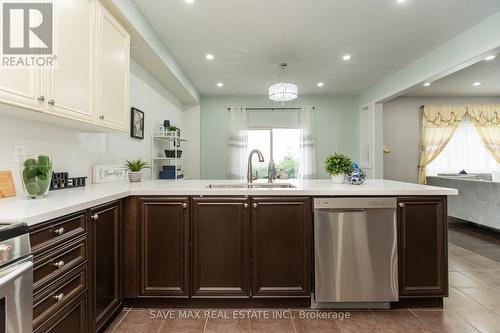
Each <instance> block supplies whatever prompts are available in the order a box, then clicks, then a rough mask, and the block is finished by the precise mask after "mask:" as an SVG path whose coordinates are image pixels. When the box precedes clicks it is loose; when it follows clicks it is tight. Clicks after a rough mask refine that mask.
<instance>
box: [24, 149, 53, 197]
mask: <svg viewBox="0 0 500 333" xmlns="http://www.w3.org/2000/svg"><path fill="white" fill-rule="evenodd" d="M21 177H22V183H23V188H24V192H25V193H26V196H27V197H28V198H29V199H36V198H43V197H46V196H47V193H48V192H49V187H50V181H51V179H52V160H51V158H50V157H49V156H47V155H38V156H30V157H27V158H26V159H25V160H24V162H23V164H22V167H21Z"/></svg>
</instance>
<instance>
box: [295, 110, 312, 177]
mask: <svg viewBox="0 0 500 333" xmlns="http://www.w3.org/2000/svg"><path fill="white" fill-rule="evenodd" d="M299 128H300V151H299V179H312V178H316V136H315V130H314V108H313V107H304V108H302V109H300V111H299Z"/></svg>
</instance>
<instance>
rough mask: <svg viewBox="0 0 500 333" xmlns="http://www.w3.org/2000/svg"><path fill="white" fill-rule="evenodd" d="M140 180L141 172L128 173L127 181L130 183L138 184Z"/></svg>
mask: <svg viewBox="0 0 500 333" xmlns="http://www.w3.org/2000/svg"><path fill="white" fill-rule="evenodd" d="M141 179H142V172H140V171H129V173H128V180H129V181H130V182H131V183H138V182H140V181H141Z"/></svg>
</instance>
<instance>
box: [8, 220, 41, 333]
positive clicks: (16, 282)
mask: <svg viewBox="0 0 500 333" xmlns="http://www.w3.org/2000/svg"><path fill="white" fill-rule="evenodd" d="M32 331H33V257H32V256H31V247H30V240H29V233H28V227H27V225H26V224H14V225H0V332H2V333H3V332H6V333H31V332H32Z"/></svg>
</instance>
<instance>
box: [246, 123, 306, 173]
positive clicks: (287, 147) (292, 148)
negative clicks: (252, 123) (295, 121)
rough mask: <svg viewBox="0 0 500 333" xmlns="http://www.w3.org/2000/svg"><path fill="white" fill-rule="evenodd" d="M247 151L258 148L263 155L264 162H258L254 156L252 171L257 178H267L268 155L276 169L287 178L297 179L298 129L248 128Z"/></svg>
mask: <svg viewBox="0 0 500 333" xmlns="http://www.w3.org/2000/svg"><path fill="white" fill-rule="evenodd" d="M247 133H248V151H247V154H246V156H248V154H249V153H250V151H251V150H252V149H259V150H260V151H261V152H262V154H263V155H264V160H265V161H264V162H263V163H260V162H258V159H257V157H255V156H254V160H253V171H254V175H255V172H256V171H257V173H258V176H259V178H267V168H268V165H269V161H270V157H271V156H272V157H273V160H274V163H275V165H276V170H277V171H279V170H280V169H281V170H282V171H283V173H284V174H286V175H287V176H288V178H289V179H297V178H298V173H299V154H300V129H298V128H269V129H255V130H248V131H247Z"/></svg>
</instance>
